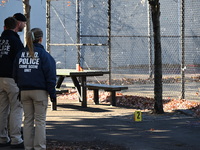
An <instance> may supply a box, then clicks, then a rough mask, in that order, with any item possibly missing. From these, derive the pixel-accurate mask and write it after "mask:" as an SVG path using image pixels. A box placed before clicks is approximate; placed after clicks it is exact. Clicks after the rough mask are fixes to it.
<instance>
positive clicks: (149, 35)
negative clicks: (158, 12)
mask: <svg viewBox="0 0 200 150" xmlns="http://www.w3.org/2000/svg"><path fill="white" fill-rule="evenodd" d="M147 15H148V50H149V78H152V77H153V55H152V51H153V50H152V21H151V20H152V19H151V7H150V5H149V3H148V2H147Z"/></svg>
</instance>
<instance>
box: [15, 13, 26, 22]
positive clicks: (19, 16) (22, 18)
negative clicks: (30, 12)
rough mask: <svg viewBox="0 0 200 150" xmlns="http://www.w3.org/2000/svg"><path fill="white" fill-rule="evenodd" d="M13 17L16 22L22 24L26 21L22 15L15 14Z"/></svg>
mask: <svg viewBox="0 0 200 150" xmlns="http://www.w3.org/2000/svg"><path fill="white" fill-rule="evenodd" d="M13 17H14V18H15V19H16V20H17V21H22V22H26V21H27V19H26V17H25V16H24V15H23V14H22V13H16V14H14V15H13Z"/></svg>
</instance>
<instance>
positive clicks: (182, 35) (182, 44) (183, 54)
mask: <svg viewBox="0 0 200 150" xmlns="http://www.w3.org/2000/svg"><path fill="white" fill-rule="evenodd" d="M181 14H182V18H181V50H182V63H181V75H182V78H181V79H182V80H181V82H182V96H181V99H185V69H186V68H185V0H182V4H181Z"/></svg>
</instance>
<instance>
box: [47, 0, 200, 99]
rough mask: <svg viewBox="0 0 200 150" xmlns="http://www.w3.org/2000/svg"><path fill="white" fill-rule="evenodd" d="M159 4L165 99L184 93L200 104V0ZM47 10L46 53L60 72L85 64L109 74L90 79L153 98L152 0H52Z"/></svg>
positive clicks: (186, 96) (178, 96)
mask: <svg viewBox="0 0 200 150" xmlns="http://www.w3.org/2000/svg"><path fill="white" fill-rule="evenodd" d="M160 6H161V16H160V24H161V46H162V62H163V97H164V98H176V99H177V98H181V96H182V95H183V93H184V95H185V99H187V100H200V98H199V65H200V58H199V56H200V55H199V48H200V30H199V29H200V15H199V13H198V11H199V7H200V1H199V0H192V1H186V2H185V1H184V0H162V1H160ZM47 7H49V9H47V10H48V11H47V27H48V28H47V31H48V32H47V39H48V40H47V49H48V50H49V51H50V53H51V55H52V56H53V57H54V58H55V60H56V62H57V68H69V69H70V68H75V66H76V64H77V63H80V65H81V66H82V67H83V69H101V70H110V71H111V74H110V76H107V75H105V76H103V77H98V78H96V77H95V78H91V79H90V80H93V81H98V82H108V80H109V79H111V83H112V84H120V85H127V86H128V87H129V90H127V91H125V92H124V94H127V95H138V96H147V97H153V96H154V83H153V77H154V75H153V74H154V70H153V69H154V65H153V62H154V48H153V32H152V22H151V11H150V7H149V4H148V1H147V0H134V1H130V0H123V1H121V0H87V1H86V0H69V1H66V0H59V1H57V0H48V1H47ZM183 31H184V32H183ZM183 45H184V47H183ZM109 77H110V78H109ZM183 83H184V84H183ZM183 86H184V87H183Z"/></svg>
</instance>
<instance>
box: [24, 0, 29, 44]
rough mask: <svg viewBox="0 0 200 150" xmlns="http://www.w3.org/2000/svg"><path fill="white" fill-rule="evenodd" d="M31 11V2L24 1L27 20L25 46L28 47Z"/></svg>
mask: <svg viewBox="0 0 200 150" xmlns="http://www.w3.org/2000/svg"><path fill="white" fill-rule="evenodd" d="M30 11H31V6H30V4H29V0H23V12H24V15H25V16H26V19H27V21H26V26H25V28H24V44H25V45H26V34H27V32H28V31H29V30H30Z"/></svg>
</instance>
